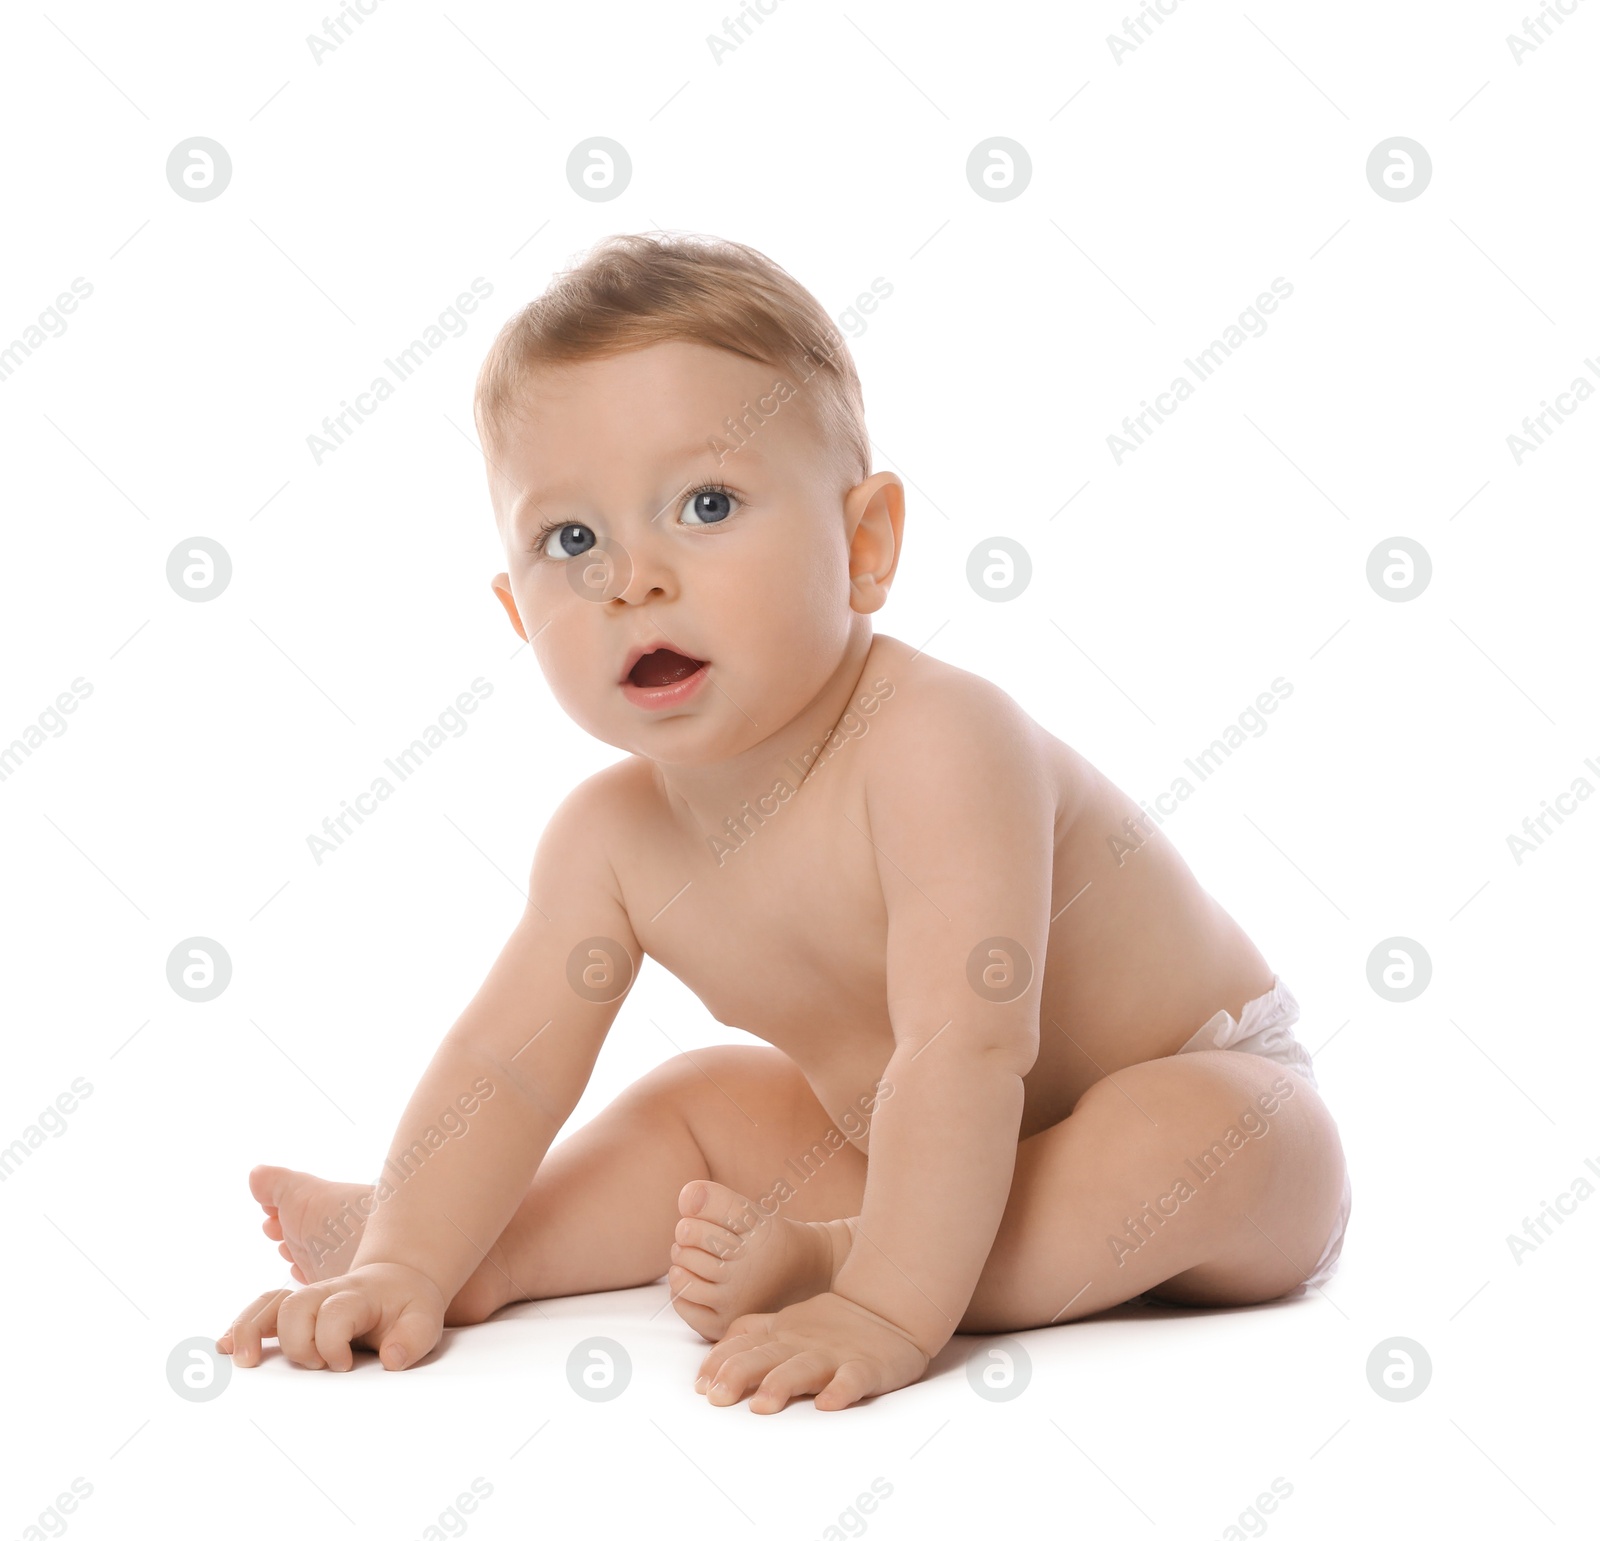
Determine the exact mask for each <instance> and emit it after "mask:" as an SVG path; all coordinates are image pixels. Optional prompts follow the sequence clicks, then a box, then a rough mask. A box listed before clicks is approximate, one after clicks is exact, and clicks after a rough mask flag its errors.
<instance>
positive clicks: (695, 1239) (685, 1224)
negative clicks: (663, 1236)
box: [672, 1215, 744, 1258]
mask: <svg viewBox="0 0 1600 1541" xmlns="http://www.w3.org/2000/svg"><path fill="white" fill-rule="evenodd" d="M672 1236H673V1241H674V1244H675V1245H677V1246H681V1247H696V1248H698V1249H699V1250H700V1251H702V1252H707V1253H709V1254H710V1255H711V1256H712V1257H714V1258H733V1257H736V1256H738V1254H739V1252H740V1250H741V1249H742V1248H743V1246H744V1237H742V1236H740V1235H739V1234H738V1233H737V1232H735V1231H730V1230H729V1229H728V1228H727V1226H725V1225H718V1224H717V1223H716V1222H715V1221H712V1220H700V1219H697V1218H694V1217H692V1216H688V1215H685V1216H684V1218H683V1219H681V1220H680V1221H679V1222H678V1224H677V1226H676V1228H675V1229H674V1230H673V1233H672Z"/></svg>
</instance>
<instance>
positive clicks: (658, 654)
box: [628, 647, 706, 690]
mask: <svg viewBox="0 0 1600 1541" xmlns="http://www.w3.org/2000/svg"><path fill="white" fill-rule="evenodd" d="M705 666H706V664H705V660H704V659H703V658H689V657H687V656H686V655H685V654H683V653H676V652H674V651H673V650H672V649H671V648H670V647H658V648H657V649H656V650H655V651H654V652H653V653H646V654H645V655H644V656H643V657H642V658H641V659H640V660H639V661H638V663H636V664H635V665H634V666H633V668H632V669H631V670H630V671H629V673H628V683H629V684H631V685H637V686H638V687H639V688H640V689H641V690H659V689H661V688H662V687H663V686H667V685H680V684H682V683H683V681H684V680H686V679H688V678H689V676H690V675H691V674H694V673H697V672H698V671H699V670H701V669H703V668H705Z"/></svg>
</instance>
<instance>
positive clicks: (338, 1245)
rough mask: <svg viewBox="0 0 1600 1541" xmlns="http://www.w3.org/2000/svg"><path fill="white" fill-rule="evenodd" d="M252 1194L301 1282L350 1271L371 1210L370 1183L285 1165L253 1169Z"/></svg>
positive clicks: (268, 1229) (269, 1232)
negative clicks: (333, 1179)
mask: <svg viewBox="0 0 1600 1541" xmlns="http://www.w3.org/2000/svg"><path fill="white" fill-rule="evenodd" d="M250 1191H251V1193H252V1194H254V1195H255V1198H256V1202H257V1203H258V1204H260V1205H261V1207H262V1208H263V1209H264V1210H266V1212H267V1218H266V1219H265V1220H263V1221H262V1223H261V1229H262V1230H264V1231H265V1232H266V1233H267V1235H268V1236H270V1237H271V1238H272V1239H273V1240H274V1241H275V1242H277V1243H278V1252H279V1255H280V1256H282V1257H284V1258H285V1259H287V1260H288V1262H289V1263H290V1264H291V1265H292V1266H291V1267H290V1269H289V1272H290V1273H291V1274H293V1275H294V1277H295V1278H296V1279H298V1280H299V1281H300V1282H301V1283H302V1284H316V1283H317V1282H319V1281H320V1280H322V1279H331V1278H333V1276H334V1275H335V1274H341V1273H347V1272H348V1271H349V1268H350V1262H351V1260H352V1259H353V1258H354V1257H355V1254H356V1245H357V1243H358V1242H359V1241H360V1240H361V1228H362V1226H363V1225H364V1224H365V1223H366V1217H367V1215H369V1214H370V1213H371V1212H372V1194H373V1188H372V1184H371V1183H336V1182H328V1181H327V1180H326V1179H324V1178H321V1177H314V1176H313V1175H312V1174H311V1173H310V1172H293V1171H290V1169H289V1168H288V1167H286V1166H258V1167H252V1168H251V1169H250Z"/></svg>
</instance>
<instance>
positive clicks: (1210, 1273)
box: [961, 1049, 1344, 1333]
mask: <svg viewBox="0 0 1600 1541" xmlns="http://www.w3.org/2000/svg"><path fill="white" fill-rule="evenodd" d="M1279 1077H1282V1078H1284V1079H1285V1080H1287V1081H1289V1082H1290V1083H1291V1085H1292V1087H1293V1090H1292V1092H1291V1094H1290V1095H1289V1096H1287V1097H1279V1096H1278V1094H1277V1093H1276V1092H1274V1091H1273V1090H1272V1089H1271V1083H1272V1082H1273V1081H1275V1080H1277V1079H1278V1078H1279ZM1262 1093H1266V1095H1267V1096H1268V1098H1269V1099H1274V1098H1275V1099H1276V1100H1277V1103H1278V1106H1277V1111H1275V1112H1273V1113H1271V1114H1265V1113H1263V1112H1262V1111H1261V1109H1260V1107H1259V1106H1258V1104H1257V1102H1256V1098H1257V1097H1258V1096H1259V1095H1260V1094H1262ZM1230 1131H1232V1132H1231V1133H1230ZM1343 1180H1344V1152H1343V1149H1342V1147H1341V1145H1340V1142H1339V1134H1338V1130H1337V1128H1336V1126H1335V1124H1334V1121H1333V1117H1332V1115H1331V1114H1330V1113H1329V1112H1328V1109H1327V1107H1326V1106H1325V1104H1324V1103H1323V1101H1322V1099H1321V1097H1320V1096H1318V1094H1317V1092H1316V1090H1315V1088H1314V1087H1312V1086H1311V1084H1310V1083H1309V1082H1308V1081H1306V1080H1304V1079H1302V1078H1301V1077H1300V1076H1298V1075H1296V1074H1294V1072H1292V1071H1290V1070H1287V1069H1285V1068H1284V1067H1283V1066H1282V1065H1280V1064H1277V1063H1275V1062H1274V1061H1272V1060H1269V1059H1265V1058H1263V1057H1262V1056H1260V1055H1257V1054H1243V1053H1238V1052H1234V1051H1228V1050H1221V1049H1210V1050H1204V1051H1200V1052H1190V1053H1187V1054H1177V1055H1171V1056H1169V1057H1167V1058H1165V1059H1155V1060H1147V1061H1145V1062H1144V1063H1142V1064H1137V1065H1130V1066H1128V1067H1127V1068H1126V1069H1123V1070H1118V1071H1116V1072H1115V1073H1114V1074H1113V1075H1112V1076H1108V1077H1106V1078H1104V1079H1102V1080H1100V1081H1097V1082H1096V1083H1095V1084H1094V1085H1093V1086H1091V1087H1090V1088H1089V1090H1088V1091H1087V1092H1085V1093H1084V1095H1083V1096H1082V1097H1080V1098H1079V1099H1078V1103H1077V1106H1076V1107H1075V1108H1074V1109H1073V1111H1072V1113H1071V1114H1070V1115H1069V1116H1068V1117H1067V1118H1065V1119H1063V1120H1062V1121H1061V1122H1060V1123H1058V1124H1055V1125H1053V1126H1052V1127H1050V1128H1048V1129H1044V1130H1041V1131H1040V1132H1039V1133H1038V1134H1036V1135H1034V1136H1033V1137H1032V1138H1031V1139H1028V1140H1024V1141H1023V1142H1022V1144H1021V1145H1020V1146H1019V1147H1018V1148H1017V1166H1016V1171H1015V1174H1014V1176H1013V1178H1012V1185H1011V1193H1010V1196H1009V1198H1008V1199H1007V1202H1006V1210H1005V1214H1004V1216H1003V1218H1002V1220H1001V1223H1000V1230H999V1233H998V1234H997V1236H996V1238H995V1243H994V1246H993V1248H992V1249H991V1250H990V1253H989V1257H988V1259H987V1261H986V1262H985V1264H984V1269H983V1273H982V1275H981V1276H980V1278H979V1280H978V1287H977V1289H976V1290H975V1291H974V1293H973V1297H972V1301H971V1303H970V1305H969V1306H968V1308H967V1312H966V1315H965V1316H964V1317H963V1318H962V1321H961V1331H963V1332H981V1333H990V1332H1010V1331H1015V1330H1018V1329H1021V1328H1026V1327H1042V1326H1046V1325H1049V1324H1051V1323H1059V1322H1069V1321H1074V1320H1076V1319H1077V1318H1079V1317H1084V1316H1091V1315H1093V1314H1094V1313H1095V1312H1097V1311H1104V1310H1107V1309H1109V1308H1110V1307H1112V1306H1114V1305H1118V1304H1120V1303H1121V1302H1122V1301H1125V1300H1129V1299H1131V1298H1132V1297H1134V1296H1135V1295H1139V1294H1143V1293H1145V1292H1146V1291H1150V1292H1153V1293H1154V1294H1155V1295H1157V1296H1158V1298H1160V1299H1163V1300H1168V1301H1172V1302H1173V1303H1176V1304H1182V1305H1217V1306H1231V1305H1254V1304H1257V1303H1260V1302H1263V1301H1268V1300H1276V1299H1277V1298H1279V1297H1280V1296H1282V1295H1284V1294H1286V1293H1287V1292H1288V1291H1290V1290H1292V1289H1293V1288H1294V1287H1295V1286H1296V1285H1298V1284H1300V1283H1301V1282H1302V1281H1303V1280H1304V1279H1306V1278H1307V1277H1308V1276H1309V1275H1310V1273H1311V1271H1312V1269H1313V1268H1314V1266H1315V1264H1316V1261H1317V1259H1318V1257H1319V1255H1320V1253H1321V1251H1322V1248H1323V1245H1324V1243H1325V1242H1326V1241H1327V1239H1328V1235H1329V1233H1330V1231H1331V1230H1332V1228H1333V1224H1334V1218H1335V1215H1336V1214H1337V1212H1338V1208H1339V1203H1340V1199H1341V1197H1342V1194H1343Z"/></svg>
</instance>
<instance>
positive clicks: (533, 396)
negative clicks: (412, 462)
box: [474, 235, 904, 764]
mask: <svg viewBox="0 0 1600 1541" xmlns="http://www.w3.org/2000/svg"><path fill="white" fill-rule="evenodd" d="M474 413H475V416H476V418H477V424H478V432H479V436H480V439H481V441H482V443H483V447H484V454H485V457H486V459H487V461H488V466H489V490H490V497H491V500H492V502H493V504H494V512H495V520H496V523H497V525H498V527H499V530H500V535H501V539H502V540H503V542H504V545H505V552H506V566H507V571H506V572H503V573H501V574H500V575H499V576H498V577H496V578H495V579H494V581H493V586H494V590H495V592H496V594H497V595H498V596H499V598H500V601H501V603H502V604H504V606H505V608H506V612H507V614H508V615H509V616H510V618H511V623H512V625H513V626H514V627H515V628H516V631H517V634H518V635H519V636H523V637H526V638H527V639H528V640H529V642H530V643H531V644H532V646H533V651H534V653H535V655H536V656H537V658H538V660H539V666H540V668H541V669H542V670H543V672H544V675H545V678H546V680H547V681H548V682H549V685H550V688H551V690H552V692H553V693H554V695H555V697H556V699H557V701H558V702H559V703H560V704H561V706H562V708H563V709H564V710H565V711H566V712H567V714H568V715H569V716H570V717H572V719H573V720H574V721H575V722H577V723H578V724H579V725H580V726H581V727H583V728H584V729H585V730H587V731H588V732H589V733H591V734H593V735H594V736H595V737H596V738H598V739H601V740H602V741H603V742H605V743H609V744H614V745H616V746H617V747H618V748H623V749H628V750H631V751H633V752H635V753H639V754H644V755H648V756H649V757H650V758H652V759H656V760H660V761H663V762H673V763H683V764H697V763H707V762H711V761H716V760H725V759H729V758H732V757H733V756H735V755H737V754H740V753H741V752H743V751H744V750H746V749H748V748H750V747H751V746H753V745H755V744H757V743H760V742H761V741H762V740H764V739H766V738H768V737H769V736H770V735H771V734H772V733H774V732H775V731H777V730H778V729H780V728H781V727H782V726H783V725H784V724H785V723H787V722H789V721H791V720H792V719H793V718H794V717H795V716H796V715H797V714H798V713H799V712H800V711H802V710H803V709H804V708H805V707H806V706H807V705H808V704H809V703H810V702H811V701H812V700H814V699H815V698H816V696H817V694H818V692H819V691H820V690H821V689H822V688H823V686H824V685H825V683H826V682H827V681H828V680H829V679H830V677H831V676H832V675H833V674H834V673H835V672H836V671H837V670H838V668H839V666H840V664H841V663H842V662H843V661H844V659H845V658H846V657H847V655H849V654H850V652H851V650H852V648H854V649H855V650H856V651H857V652H858V653H859V652H861V651H862V650H863V647H864V642H865V640H866V639H868V638H870V633H871V627H872V623H871V620H870V619H869V617H870V616H871V614H872V612H873V611H875V610H877V609H878V608H879V607H880V606H881V605H882V604H883V602H884V600H885V599H886V598H887V596H888V589H889V584H890V582H891V580H892V579H893V577H894V569H895V564H896V561H897V559H898V556H899V549H900V532H901V524H902V519H903V517H904V491H903V488H902V487H901V484H900V479H899V478H898V477H897V476H895V475H894V474H893V473H892V472H880V473H878V474H877V475H876V476H874V475H872V474H871V449H870V444H869V441H868V438H867V429H866V421H865V417H864V413H863V409H862V401H861V385H860V381H859V379H858V378H857V376H856V371H855V366H854V364H853V363H852V362H851V359H850V355H849V353H848V352H847V351H846V348H845V344H844V339H843V337H841V336H840V334H839V332H838V331H837V329H836V328H835V327H834V326H833V325H832V324H831V322H830V321H829V320H828V317H827V315H826V313H825V312H824V311H823V310H822V308H821V307H820V306H819V305H818V304H817V302H816V300H815V299H814V298H813V297H812V296H811V295H810V294H809V293H808V292H807V291H806V290H805V289H804V288H803V287H801V285H799V284H798V283H796V282H795V281H794V279H792V278H791V277H790V276H789V275H788V274H787V273H785V272H784V271H783V269H782V268H780V267H778V266H777V264H776V263H773V262H771V261H770V260H768V259H767V258H765V257H763V256H762V255H761V254H760V253H759V252H756V251H753V250H752V249H751V248H749V247H747V246H741V245H738V244H737V243H734V242H729V241H719V240H712V239H709V238H705V237H685V236H677V235H620V236H613V237H611V238H609V239H608V240H606V241H604V242H602V243H601V244H600V245H599V246H597V247H596V248H595V249H594V250H593V251H591V252H590V253H589V254H587V256H585V258H584V259H583V261H582V262H581V263H580V264H579V265H578V266H576V267H574V268H571V269H569V270H567V271H565V272H563V273H561V274H559V275H558V276H557V277H556V278H555V280H554V281H553V282H552V283H551V285H550V287H549V288H548V289H547V290H546V291H545V293H544V294H543V295H541V296H540V297H539V298H538V299H536V300H534V301H533V302H532V303H530V304H529V305H527V306H526V307H525V308H524V309H523V310H521V311H520V312H518V314H517V315H515V316H513V317H512V318H511V320H510V321H508V322H507V323H506V324H505V326H504V327H503V328H502V329H501V331H500V334H499V336H498V337H497V338H496V339H495V342H494V346H493V347H492V348H491V349H490V351H489V355H488V357H487V358H486V359H485V360H484V363H483V367H482V369H481V370H480V372H479V375H478V386H477V393H476V396H475V399H474ZM656 648H661V649H663V650H666V651H662V652H659V653H657V654H656V655H655V656H654V657H651V658H647V659H646V660H645V661H644V663H643V664H641V665H640V666H639V668H638V670H637V671H636V672H635V673H634V674H633V675H632V678H629V671H630V668H631V667H632V666H633V665H634V661H635V659H636V658H637V657H638V656H639V652H640V650H641V649H656ZM672 652H676V653H679V654H682V655H684V657H685V658H686V659H687V660H689V661H698V662H699V663H700V664H701V665H702V667H701V668H699V669H697V670H694V671H692V673H690V672H688V671H689V665H688V663H687V662H680V663H678V664H676V665H675V666H674V664H673V660H672V658H671V653H672ZM675 675H679V676H686V677H685V678H684V682H683V688H682V689H681V690H679V691H677V692H675V693H669V691H668V690H667V688H666V686H665V685H664V684H663V683H661V682H667V683H668V684H670V682H671V681H672V680H673V678H674V676H675Z"/></svg>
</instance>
